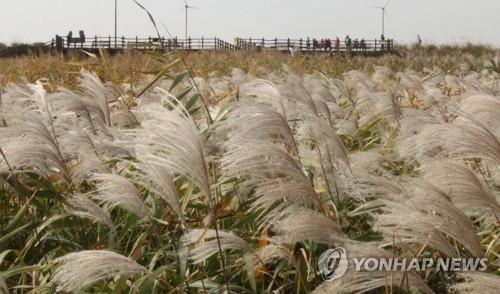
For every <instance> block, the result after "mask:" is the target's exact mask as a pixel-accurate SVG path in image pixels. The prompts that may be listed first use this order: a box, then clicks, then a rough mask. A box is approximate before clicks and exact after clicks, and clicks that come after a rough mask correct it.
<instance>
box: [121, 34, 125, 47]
mask: <svg viewBox="0 0 500 294" xmlns="http://www.w3.org/2000/svg"><path fill="white" fill-rule="evenodd" d="M122 48H125V36H122Z"/></svg>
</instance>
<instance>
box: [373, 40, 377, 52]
mask: <svg viewBox="0 0 500 294" xmlns="http://www.w3.org/2000/svg"><path fill="white" fill-rule="evenodd" d="M373 51H375V52H377V39H375V48H374V49H373Z"/></svg>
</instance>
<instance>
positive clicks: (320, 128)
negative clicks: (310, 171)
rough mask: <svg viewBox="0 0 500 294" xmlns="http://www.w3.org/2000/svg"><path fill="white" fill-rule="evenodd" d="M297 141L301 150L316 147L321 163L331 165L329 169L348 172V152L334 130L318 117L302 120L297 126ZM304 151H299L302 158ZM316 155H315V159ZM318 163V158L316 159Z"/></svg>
mask: <svg viewBox="0 0 500 294" xmlns="http://www.w3.org/2000/svg"><path fill="white" fill-rule="evenodd" d="M297 128H298V135H297V137H298V140H299V142H300V143H301V144H300V145H301V147H302V149H309V150H310V149H312V147H316V146H317V147H318V148H319V149H320V151H321V154H322V156H323V157H324V158H323V161H324V162H326V161H327V160H329V162H330V163H331V164H332V166H331V168H333V169H337V170H342V171H345V170H348V169H349V160H348V158H347V155H348V151H347V149H346V148H345V147H344V145H343V144H342V141H341V140H340V138H339V137H338V135H337V133H336V131H335V129H334V128H333V127H331V125H330V124H329V123H328V122H327V121H326V120H324V119H322V118H320V117H318V116H311V117H308V118H306V119H304V120H303V121H302V122H301V123H300V124H299V125H298V127H297ZM305 152H306V150H302V151H300V153H301V154H302V156H303V157H304V153H305ZM317 156H318V155H317V154H316V155H315V157H317ZM316 159H317V160H318V161H320V160H321V159H320V158H316Z"/></svg>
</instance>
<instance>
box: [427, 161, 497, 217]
mask: <svg viewBox="0 0 500 294" xmlns="http://www.w3.org/2000/svg"><path fill="white" fill-rule="evenodd" d="M421 170H422V175H423V176H422V179H423V180H425V181H427V182H428V183H430V184H432V185H434V186H436V187H438V188H439V189H441V190H442V191H444V192H445V193H446V194H447V195H448V196H449V197H450V199H451V201H452V202H453V204H454V205H455V206H457V207H458V208H459V209H460V210H462V211H464V212H465V213H466V214H468V215H475V214H476V213H478V212H482V213H486V214H489V215H490V216H491V217H492V219H495V218H496V219H499V218H500V205H499V203H498V201H497V199H496V197H495V194H494V193H493V192H492V191H491V190H490V188H489V187H488V186H486V184H485V183H483V182H482V181H481V180H480V179H479V178H478V177H477V175H476V174H475V173H474V172H473V171H472V170H471V169H470V168H468V167H467V166H466V165H465V164H461V163H459V162H456V161H452V160H434V161H432V163H429V164H428V165H425V166H423V167H422V168H421Z"/></svg>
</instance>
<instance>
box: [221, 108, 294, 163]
mask: <svg viewBox="0 0 500 294" xmlns="http://www.w3.org/2000/svg"><path fill="white" fill-rule="evenodd" d="M216 134H219V136H221V137H223V138H229V139H230V140H231V141H232V142H237V141H238V140H245V139H255V140H266V141H267V142H272V141H276V142H277V143H283V144H284V146H285V147H287V148H290V149H291V150H294V154H295V155H297V150H296V146H295V138H294V136H293V131H292V130H291V129H290V125H289V124H288V121H287V120H286V118H285V117H284V116H283V114H281V113H279V112H278V111H276V110H274V109H272V108H270V107H269V104H267V103H259V102H250V101H240V102H236V103H234V104H233V105H232V106H231V110H230V112H229V113H228V115H227V119H225V120H224V122H222V123H221V124H219V125H218V126H217V127H216Z"/></svg>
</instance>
